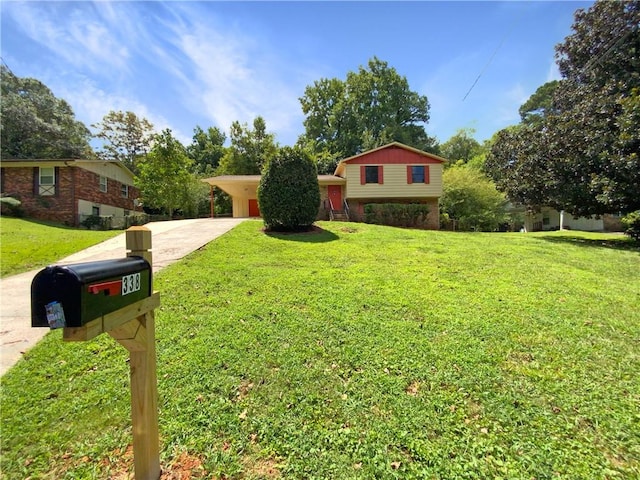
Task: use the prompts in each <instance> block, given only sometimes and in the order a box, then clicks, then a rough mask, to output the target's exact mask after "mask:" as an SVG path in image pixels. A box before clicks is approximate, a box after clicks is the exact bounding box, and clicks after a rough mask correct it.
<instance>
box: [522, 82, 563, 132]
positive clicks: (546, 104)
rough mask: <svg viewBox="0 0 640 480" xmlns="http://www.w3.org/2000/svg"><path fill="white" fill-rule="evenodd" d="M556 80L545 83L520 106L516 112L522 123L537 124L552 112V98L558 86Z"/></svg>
mask: <svg viewBox="0 0 640 480" xmlns="http://www.w3.org/2000/svg"><path fill="white" fill-rule="evenodd" d="M559 83H560V82H559V81H558V80H552V81H550V82H547V83H545V84H544V85H542V86H541V87H538V89H537V90H536V91H535V93H534V94H533V95H531V96H530V97H529V99H528V100H527V101H526V102H525V103H523V104H522V105H521V106H520V109H519V110H518V112H519V113H520V119H521V120H522V123H527V124H529V123H537V122H539V121H541V120H542V119H543V118H544V117H545V116H546V115H549V114H551V113H552V112H553V111H554V110H553V108H554V107H553V98H554V95H555V92H556V90H557V88H558V85H559Z"/></svg>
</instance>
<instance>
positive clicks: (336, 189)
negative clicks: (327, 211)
mask: <svg viewBox="0 0 640 480" xmlns="http://www.w3.org/2000/svg"><path fill="white" fill-rule="evenodd" d="M328 189H329V200H331V208H333V210H342V186H341V185H329V186H328Z"/></svg>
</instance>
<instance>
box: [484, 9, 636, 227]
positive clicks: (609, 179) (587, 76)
mask: <svg viewBox="0 0 640 480" xmlns="http://www.w3.org/2000/svg"><path fill="white" fill-rule="evenodd" d="M638 25H640V2H637V1H633V2H608V1H598V2H596V3H595V4H594V5H593V6H592V7H591V8H589V9H588V10H586V11H585V10H582V9H580V10H578V11H577V12H576V14H575V22H574V24H573V27H572V29H573V32H574V33H573V34H571V35H569V36H568V37H567V38H566V39H565V41H564V42H563V43H561V44H559V45H558V46H557V47H556V59H557V63H558V66H559V68H560V72H561V74H562V76H563V78H562V80H560V81H559V82H558V84H557V85H556V86H555V87H554V92H553V100H552V102H551V107H550V108H549V107H544V108H543V110H542V112H538V113H539V115H540V118H539V119H538V121H536V122H533V123H531V124H523V125H521V126H518V127H515V128H511V129H509V130H507V131H504V132H503V133H502V134H500V135H498V136H497V139H496V141H495V142H494V144H493V147H492V150H491V154H490V156H489V159H488V160H487V165H486V167H487V171H488V172H489V173H490V174H491V176H492V177H493V178H494V179H495V181H496V183H497V185H498V187H499V188H500V189H502V190H503V191H505V192H507V194H508V196H509V197H510V198H511V199H512V200H515V201H519V202H522V203H524V204H525V205H526V206H528V207H533V208H537V207H540V206H542V205H549V206H553V207H555V208H558V209H565V210H567V211H569V212H570V213H572V214H574V215H592V214H603V213H608V212H620V211H622V212H629V211H633V210H636V209H638V208H640V130H639V129H638V128H637V125H638V123H637V121H638V119H639V117H638V115H639V110H638V108H639V104H638V102H639V100H638V97H639V92H640V55H638V52H639V51H640V31H639V27H638ZM536 93H538V92H536ZM534 96H535V94H534ZM530 100H531V99H530ZM531 102H532V103H533V104H535V103H536V102H535V101H533V100H531ZM540 104H542V102H540V103H539V105H540ZM526 105H527V104H525V106H523V109H524V110H527V111H528V112H530V111H531V110H529V108H530V106H526ZM633 125H635V126H633Z"/></svg>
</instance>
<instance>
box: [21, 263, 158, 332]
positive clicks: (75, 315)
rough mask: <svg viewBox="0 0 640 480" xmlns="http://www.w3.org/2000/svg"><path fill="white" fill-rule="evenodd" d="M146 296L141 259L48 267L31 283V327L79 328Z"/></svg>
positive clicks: (146, 269) (147, 278)
mask: <svg viewBox="0 0 640 480" xmlns="http://www.w3.org/2000/svg"><path fill="white" fill-rule="evenodd" d="M149 296H151V266H150V265H149V262H147V261H146V260H145V259H144V258H142V257H126V258H119V259H116V260H104V261H99V262H87V263H76V264H73V265H53V266H49V267H47V268H45V269H44V270H41V271H40V272H38V274H37V275H36V276H35V277H34V278H33V281H32V282H31V326H32V327H50V328H61V327H81V326H82V325H84V324H86V323H88V322H90V321H91V320H94V319H96V318H98V317H101V316H103V315H106V314H107V313H111V312H115V311H116V310H119V309H121V308H122V307H126V306H127V305H130V304H132V303H135V302H137V301H139V300H143V299H144V298H146V297H149Z"/></svg>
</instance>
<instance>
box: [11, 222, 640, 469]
mask: <svg viewBox="0 0 640 480" xmlns="http://www.w3.org/2000/svg"><path fill="white" fill-rule="evenodd" d="M320 226H321V227H322V228H324V229H325V232H324V233H322V234H317V235H273V236H268V235H265V234H264V233H262V232H261V230H260V228H261V223H259V222H255V221H248V222H245V223H243V224H241V225H240V226H238V227H237V228H235V229H234V230H232V231H231V232H229V233H228V234H226V235H224V236H222V237H220V238H219V239H218V240H216V241H215V242H213V243H211V244H210V245H209V246H208V247H207V248H205V249H202V250H200V251H198V252H196V253H194V254H193V255H191V256H189V257H188V258H187V259H185V260H183V261H182V262H180V263H178V264H174V265H173V266H171V267H168V268H167V269H165V270H163V271H162V272H161V273H160V274H158V275H157V276H156V278H155V288H156V289H157V290H159V291H160V292H161V295H162V307H161V308H160V309H159V311H158V312H157V316H156V318H157V351H158V382H159V385H158V388H159V396H160V400H159V404H160V412H159V413H160V435H161V461H162V464H163V468H164V469H165V470H169V471H171V470H172V469H177V468H179V467H178V465H177V464H179V463H181V462H182V463H184V462H185V461H189V462H190V463H189V464H190V465H192V466H195V467H194V470H193V471H192V475H193V477H191V478H211V479H213V478H215V479H219V478H226V479H241V478H242V479H244V478H246V479H259V478H262V479H275V478H286V479H307V478H317V479H372V478H379V479H387V478H401V479H422V478H425V479H487V478H505V479H507V478H508V479H533V478H535V479H537V480H541V479H572V480H573V479H585V480H587V479H588V480H592V479H616V478H620V479H623V478H625V479H628V478H640V377H639V374H638V372H640V355H639V353H638V352H639V347H640V343H639V342H640V310H639V308H638V306H639V305H640V251H639V250H638V248H637V247H634V246H633V244H631V243H630V242H629V241H628V240H626V239H625V238H624V237H620V236H614V235H604V234H582V233H578V232H562V233H560V232H555V233H536V234H519V233H514V234H481V233H476V234H470V233H452V232H426V231H414V230H404V229H394V228H388V227H380V226H373V225H364V224H355V223H338V222H334V223H320ZM126 359H127V353H126V351H125V350H124V349H123V348H122V347H120V346H118V345H117V344H116V343H115V341H113V340H111V339H110V338H109V337H108V336H106V335H103V336H102V337H100V338H98V339H96V340H94V341H90V342H87V343H73V344H65V343H63V342H62V341H61V333H60V331H55V332H52V333H51V334H49V335H47V337H46V338H45V339H44V340H43V342H42V343H41V344H40V345H38V346H37V347H36V348H34V349H33V350H31V351H30V352H29V353H28V354H27V355H26V356H25V358H24V360H22V361H21V362H20V363H18V364H17V365H16V366H15V367H14V368H13V369H12V370H10V371H9V372H8V373H7V374H6V375H5V376H4V377H3V378H2V394H1V395H2V397H1V400H2V420H1V422H2V424H1V426H2V450H3V451H2V472H3V473H2V475H4V477H2V478H7V479H13V478H27V477H29V478H32V479H36V478H38V479H40V478H42V479H45V478H46V479H77V478H82V479H86V478H100V479H106V478H125V477H123V476H118V475H122V472H123V469H126V468H128V469H132V464H131V457H130V454H129V455H124V454H123V452H126V451H127V448H128V446H129V445H130V442H131V427H130V417H129V414H130V411H129V391H128V388H129V387H128V365H127V363H126ZM183 467H184V466H183ZM167 478H179V477H177V476H176V477H167ZM185 478H186V477H185Z"/></svg>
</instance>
